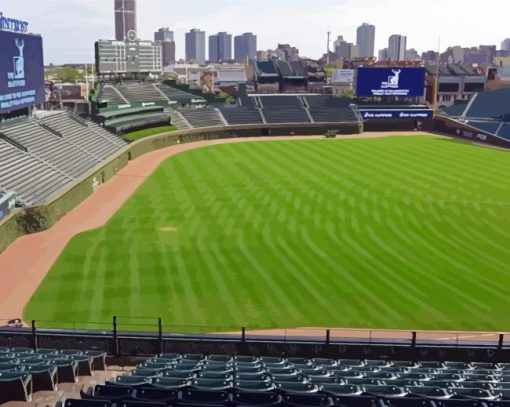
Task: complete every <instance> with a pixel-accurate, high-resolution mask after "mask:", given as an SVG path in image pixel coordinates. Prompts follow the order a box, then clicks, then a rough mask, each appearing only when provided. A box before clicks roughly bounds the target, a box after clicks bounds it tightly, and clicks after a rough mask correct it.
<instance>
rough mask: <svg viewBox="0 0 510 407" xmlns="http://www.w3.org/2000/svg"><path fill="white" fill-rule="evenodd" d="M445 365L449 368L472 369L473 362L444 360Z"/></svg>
mask: <svg viewBox="0 0 510 407" xmlns="http://www.w3.org/2000/svg"><path fill="white" fill-rule="evenodd" d="M443 365H444V367H446V368H448V369H472V368H473V366H471V363H466V362H444V363H443Z"/></svg>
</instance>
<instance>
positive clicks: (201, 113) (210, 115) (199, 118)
mask: <svg viewBox="0 0 510 407" xmlns="http://www.w3.org/2000/svg"><path fill="white" fill-rule="evenodd" d="M180 113H181V114H182V116H183V117H184V118H185V119H186V121H187V122H188V123H189V124H191V125H192V126H193V127H214V126H225V125H226V123H225V120H224V119H223V117H222V116H221V112H220V110H219V109H213V108H202V109H191V110H181V111H180Z"/></svg>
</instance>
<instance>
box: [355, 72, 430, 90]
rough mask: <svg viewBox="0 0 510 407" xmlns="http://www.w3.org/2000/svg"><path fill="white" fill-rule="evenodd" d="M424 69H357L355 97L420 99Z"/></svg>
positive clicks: (423, 85) (423, 83)
mask: <svg viewBox="0 0 510 407" xmlns="http://www.w3.org/2000/svg"><path fill="white" fill-rule="evenodd" d="M424 92H425V68H421V67H418V68H358V78H357V81H356V95H357V96H360V97H375V96H401V97H422V96H423V94H424Z"/></svg>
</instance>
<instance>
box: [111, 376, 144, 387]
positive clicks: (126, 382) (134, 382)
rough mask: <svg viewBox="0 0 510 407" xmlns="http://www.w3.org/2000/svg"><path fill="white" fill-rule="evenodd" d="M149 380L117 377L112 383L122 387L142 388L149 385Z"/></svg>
mask: <svg viewBox="0 0 510 407" xmlns="http://www.w3.org/2000/svg"><path fill="white" fill-rule="evenodd" d="M150 379H151V378H150V377H143V376H130V375H122V376H117V377H116V378H115V380H114V382H113V383H114V384H119V385H123V386H142V385H144V384H147V383H149V380H150Z"/></svg>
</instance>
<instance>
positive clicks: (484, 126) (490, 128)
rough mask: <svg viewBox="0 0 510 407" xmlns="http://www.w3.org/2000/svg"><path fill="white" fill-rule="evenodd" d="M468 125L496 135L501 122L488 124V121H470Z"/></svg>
mask: <svg viewBox="0 0 510 407" xmlns="http://www.w3.org/2000/svg"><path fill="white" fill-rule="evenodd" d="M466 124H469V125H470V126H473V127H476V128H477V129H480V130H483V131H486V132H488V133H491V134H496V133H497V131H498V129H499V126H500V124H501V123H500V122H494V121H493V122H489V121H487V122H486V121H475V120H468V121H467V122H466Z"/></svg>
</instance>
